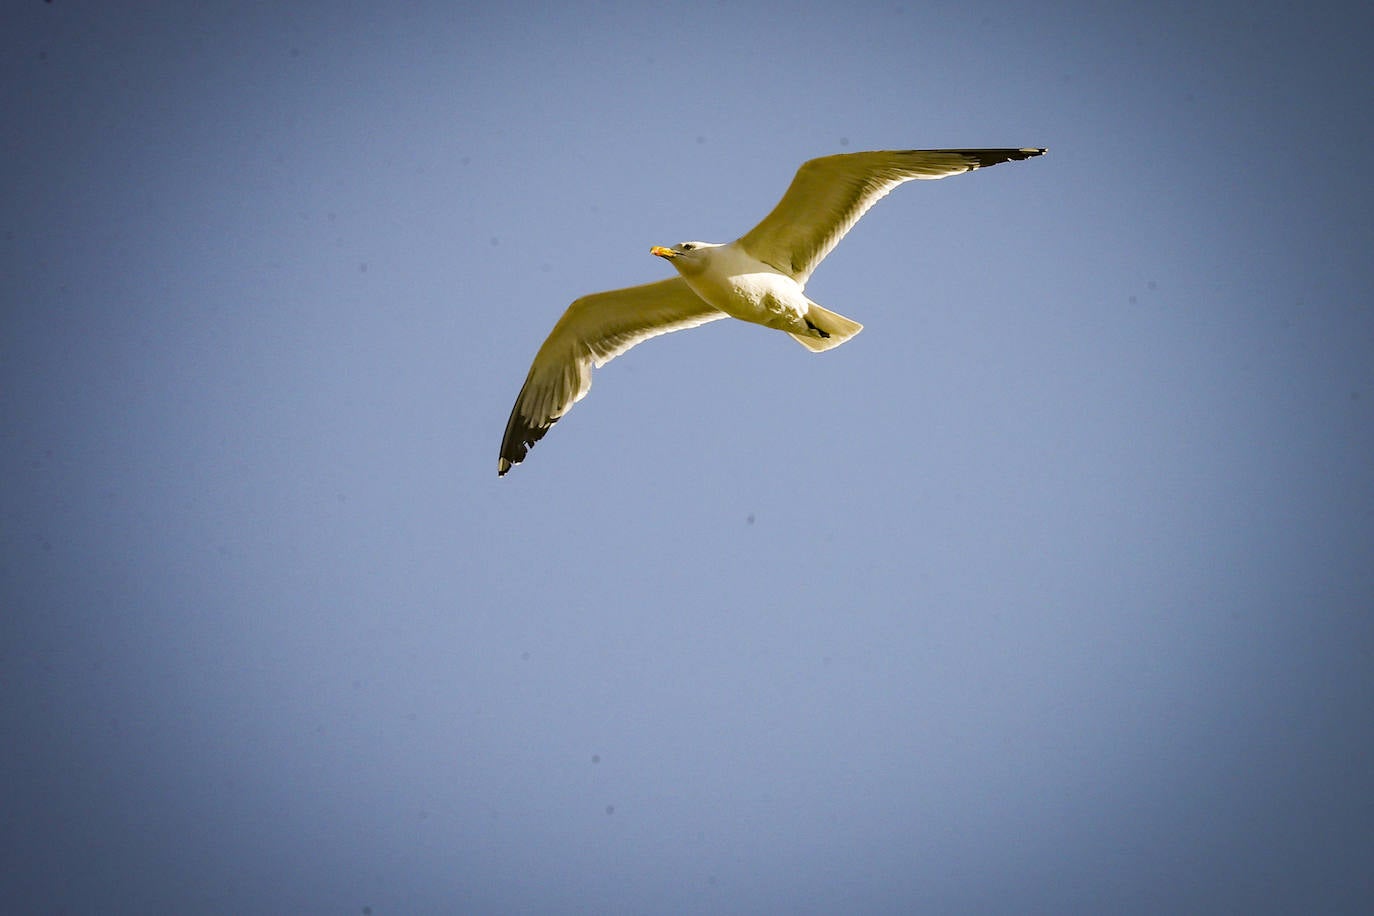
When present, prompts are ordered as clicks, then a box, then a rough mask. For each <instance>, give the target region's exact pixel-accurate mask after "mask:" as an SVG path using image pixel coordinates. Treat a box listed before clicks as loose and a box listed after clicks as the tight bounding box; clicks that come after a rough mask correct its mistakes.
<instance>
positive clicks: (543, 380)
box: [497, 149, 1045, 475]
mask: <svg viewBox="0 0 1374 916" xmlns="http://www.w3.org/2000/svg"><path fill="white" fill-rule="evenodd" d="M1044 152H1045V150H1043V149H942V150H892V151H876V152H868V153H844V154H841V155H838V156H824V157H822V158H820V159H812V160H810V161H808V162H804V163H802V166H801V168H799V169H798V170H797V174H796V177H795V178H793V179H792V184H791V185H790V186H789V187H788V188H787V193H785V194H783V196H782V200H780V201H778V205H777V206H776V207H774V208H773V211H772V212H771V213H769V214H768V215H767V216H765V217H764V218H763V222H761V223H759V224H758V225H757V226H755V227H754V228H753V229H750V230H749V231H748V232H746V233H745V234H744V235H742V236H740V237H739V238H738V239H736V240H735V241H733V242H730V243H729V244H727V245H719V244H712V243H709V242H682V243H680V244H677V245H674V246H673V247H672V248H663V247H660V246H654V247H653V248H651V249H650V253H652V254H655V255H658V256H659V257H662V258H665V259H667V260H668V261H669V262H670V263H671V264H672V265H673V267H675V268H677V272H678V276H676V277H673V278H671V279H668V280H659V281H658V282H657V283H646V284H644V285H642V286H630V287H626V288H625V289H615V290H609V291H607V292H604V293H592V294H591V295H589V296H583V297H582V298H580V299H578V300H576V301H575V302H573V304H572V305H570V306H568V310H567V311H566V312H564V313H563V317H562V318H560V319H559V320H558V323H557V324H555V325H554V326H553V330H552V331H551V332H550V333H549V336H548V339H547V340H545V341H544V345H543V346H541V347H540V348H539V352H538V353H536V354H535V356H534V363H533V365H531V366H530V372H529V375H528V376H527V377H526V378H525V385H524V387H523V388H521V389H520V394H519V396H518V397H517V398H516V399H515V406H514V407H513V408H512V409H511V413H510V420H509V421H508V422H507V423H506V434H505V436H504V437H503V438H502V439H501V457H500V460H499V462H498V463H497V473H498V474H500V475H504V474H505V473H506V472H507V471H509V470H510V469H511V467H513V466H514V465H517V464H519V463H520V462H521V461H523V460H524V458H525V455H526V454H528V452H529V450H530V448H531V447H533V445H534V444H535V443H536V442H538V441H539V440H540V439H541V438H543V437H544V434H545V433H547V432H548V431H549V429H550V428H551V427H552V426H553V424H554V423H556V422H558V419H559V418H560V417H562V416H563V415H564V414H565V413H567V412H568V410H570V409H571V408H572V406H573V404H575V403H577V402H578V401H579V400H581V399H582V398H583V396H585V395H586V393H587V391H588V389H590V388H591V385H592V368H593V367H600V366H602V365H604V364H605V363H607V362H609V361H610V360H612V359H614V358H615V357H617V356H619V355H620V354H621V353H624V352H625V351H626V350H628V349H630V348H631V347H633V346H634V345H635V344H637V343H639V342H640V341H642V340H647V339H648V338H650V337H655V336H657V335H659V334H667V333H668V332H669V331H679V330H682V329H683V328H694V327H696V326H697V325H699V324H705V323H706V322H708V321H715V320H716V319H717V318H727V317H733V318H739V319H740V320H742V321H749V322H753V323H754V324H761V325H764V326H765V327H770V328H776V329H777V330H780V331H784V332H786V333H788V334H790V335H791V336H792V337H794V338H795V339H796V340H797V341H798V342H799V343H801V344H802V345H803V346H805V347H806V348H807V349H809V350H812V351H814V352H820V351H823V350H829V349H830V348H832V347H837V346H839V345H840V344H842V343H844V342H845V341H846V340H848V339H849V338H851V337H853V336H854V335H855V334H857V333H859V331H861V330H862V329H863V325H861V324H859V323H858V322H856V321H851V320H850V319H848V318H845V317H844V316H843V315H837V314H836V313H834V312H832V311H829V310H827V309H824V308H821V307H820V306H819V305H817V304H816V303H814V302H812V301H811V300H810V299H807V298H806V296H805V295H804V294H803V289H804V288H805V286H806V281H807V279H808V278H809V277H810V276H811V272H812V271H814V270H815V269H816V266H817V265H818V264H820V262H821V261H822V260H823V259H824V258H825V256H826V255H827V254H829V253H830V251H831V250H832V249H833V248H834V247H835V246H836V245H837V244H839V241H840V239H842V238H844V235H845V233H846V232H848V231H849V230H850V229H851V228H852V227H853V225H854V224H855V223H856V222H858V221H859V217H861V216H863V215H864V213H866V212H867V211H868V209H869V208H870V207H872V206H873V205H874V204H876V203H877V202H878V201H879V200H882V198H883V197H885V196H886V195H887V193H888V192H889V191H891V190H892V189H893V188H895V187H897V185H899V184H902V183H903V182H906V181H911V180H912V179H917V178H927V179H928V178H944V177H946V176H948V175H958V174H959V173H960V172H968V171H972V170H973V169H976V168H980V167H986V166H990V165H997V164H998V163H999V162H1010V161H1013V160H1018V159H1029V158H1031V157H1032V156H1039V155H1041V154H1042V153H1044Z"/></svg>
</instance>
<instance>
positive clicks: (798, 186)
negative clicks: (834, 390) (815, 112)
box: [738, 149, 1045, 284]
mask: <svg viewBox="0 0 1374 916" xmlns="http://www.w3.org/2000/svg"><path fill="white" fill-rule="evenodd" d="M1043 152H1045V151H1044V150H1043V149H913V150H886V151H876V152H869V153H841V154H840V155H838V156H823V157H821V158H820V159H812V160H809V161H807V162H803V163H802V165H801V168H799V169H797V174H796V177H795V178H793V179H792V184H791V185H790V186H788V188H787V193H786V194H784V195H783V196H782V200H780V201H778V205H777V206H776V207H774V208H773V211H772V212H771V213H769V214H768V215H767V216H765V217H764V218H763V222H761V223H759V224H758V225H757V226H755V227H754V228H753V229H750V230H749V231H748V232H747V233H745V234H744V235H743V236H742V237H741V238H740V239H739V242H738V244H739V245H740V246H741V247H743V248H744V250H745V251H747V252H749V253H750V254H751V255H753V256H754V257H756V258H758V259H759V260H760V261H763V262H764V263H766V264H769V265H771V266H772V267H775V268H777V269H778V270H780V271H782V272H783V273H786V274H789V275H791V276H792V277H793V278H794V279H795V280H796V281H797V282H798V283H802V284H805V283H806V280H807V278H808V277H810V276H811V272H812V271H813V270H815V269H816V265H817V264H819V263H820V262H821V260H822V259H823V258H824V257H825V256H826V255H827V254H829V253H830V251H831V249H833V248H834V247H835V246H836V245H838V244H839V242H840V239H842V238H844V234H845V233H846V232H848V231H849V230H850V228H851V227H853V225H854V224H855V223H857V222H858V221H859V217H861V216H863V215H864V214H865V213H867V212H868V208H869V207H872V206H873V205H874V204H876V203H877V202H878V201H880V200H882V199H883V198H884V197H885V196H887V194H888V192H889V191H891V190H892V189H893V188H895V187H897V185H899V184H902V183H903V182H906V181H911V180H912V179H913V178H944V177H946V176H947V175H958V174H959V173H961V172H967V171H970V170H972V169H976V168H986V167H987V166H990V165H996V164H997V163H999V162H1009V161H1012V160H1015V159H1029V158H1031V157H1032V156H1039V155H1040V154H1041V153H1043Z"/></svg>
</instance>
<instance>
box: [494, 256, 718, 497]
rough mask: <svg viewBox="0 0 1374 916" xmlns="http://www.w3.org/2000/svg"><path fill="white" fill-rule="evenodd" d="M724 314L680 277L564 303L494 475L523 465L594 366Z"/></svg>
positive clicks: (515, 411) (580, 392)
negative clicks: (526, 456)
mask: <svg viewBox="0 0 1374 916" xmlns="http://www.w3.org/2000/svg"><path fill="white" fill-rule="evenodd" d="M724 317H726V316H725V313H724V312H721V311H719V310H717V309H716V308H714V307H713V306H710V305H707V304H706V303H705V302H703V301H702V300H701V299H700V298H698V297H697V294H696V293H694V292H692V290H691V288H690V287H688V286H687V284H686V283H685V282H684V281H683V279H682V278H681V277H672V278H671V279H668V280H659V281H658V282H656V283H646V284H644V285H643V286H630V287H627V288H625V289H613V290H608V291H607V292H604V293H592V294H591V295H590V296H583V297H582V298H581V299H578V300H577V301H575V302H574V303H573V304H572V305H570V306H568V310H567V311H566V312H564V313H563V317H562V318H560V319H558V323H557V324H556V325H554V326H553V330H552V331H551V332H549V336H548V339H547V340H545V341H544V345H543V346H541V347H540V348H539V352H538V353H536V354H535V357H534V363H533V365H531V366H530V374H529V375H528V376H527V377H526V378H525V386H524V387H523V388H521V389H520V395H519V397H517V398H516V399H515V406H514V407H513V408H512V409H511V412H510V420H509V421H508V422H507V423H506V434H505V436H504V437H503V438H502V440H501V459H500V461H499V462H498V463H497V473H498V474H500V475H504V474H505V473H506V472H507V471H509V470H510V469H511V467H512V466H513V465H517V464H519V463H520V462H521V461H523V460H524V458H525V455H526V454H527V453H528V452H529V450H530V448H532V447H533V446H534V443H536V442H538V441H539V440H540V439H542V438H543V437H544V434H545V433H547V432H548V431H549V429H550V428H551V427H552V426H553V424H554V423H556V422H558V418H559V417H561V416H563V414H565V413H567V412H568V410H570V409H571V408H572V406H573V404H575V403H577V402H578V401H580V400H582V398H583V397H584V396H585V395H586V394H587V391H588V389H590V388H591V387H592V368H593V367H596V368H600V367H601V366H603V365H605V364H606V363H608V362H610V361H611V360H612V359H615V358H616V357H617V356H619V355H620V354H621V353H624V352H625V351H626V350H628V349H630V348H631V347H633V346H634V345H635V344H637V343H639V342H640V341H642V340H648V339H649V338H650V337H657V336H658V335H659V334H667V333H668V332H669V331H680V330H683V329H684V328H694V327H696V326H697V325H699V324H705V323H706V322H708V321H715V320H716V319H717V318H724Z"/></svg>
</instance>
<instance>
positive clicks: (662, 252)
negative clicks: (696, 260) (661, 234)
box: [649, 245, 677, 258]
mask: <svg viewBox="0 0 1374 916" xmlns="http://www.w3.org/2000/svg"><path fill="white" fill-rule="evenodd" d="M649 254H652V255H657V256H658V257H660V258H675V257H677V252H676V251H674V250H673V249H671V248H664V247H663V246H662V245H655V246H654V247H652V248H650V249H649Z"/></svg>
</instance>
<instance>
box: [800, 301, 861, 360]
mask: <svg viewBox="0 0 1374 916" xmlns="http://www.w3.org/2000/svg"><path fill="white" fill-rule="evenodd" d="M806 320H807V321H809V322H811V324H813V325H815V326H816V327H818V328H820V329H821V330H822V331H824V332H825V333H826V334H828V335H829V336H828V337H822V336H821V335H820V334H817V333H815V332H814V331H813V332H812V333H811V334H793V335H792V336H793V337H794V338H796V341H797V343H799V344H801V345H802V346H803V347H806V349H808V350H811V351H812V352H814V353H820V352H822V351H824V350H830V349H833V348H835V347H838V346H839V345H840V344H842V343H844V342H845V341H846V340H848V339H849V338H851V337H853V336H854V335H855V334H857V333H859V332H860V331H862V330H863V329H864V326H863V325H861V324H859V323H858V322H857V321H852V320H850V319H848V318H846V317H844V316H843V315H838V314H836V313H835V312H832V311H830V309H824V308H821V307H820V306H819V305H817V304H816V303H814V302H813V303H811V308H809V309H807V311H806Z"/></svg>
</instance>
